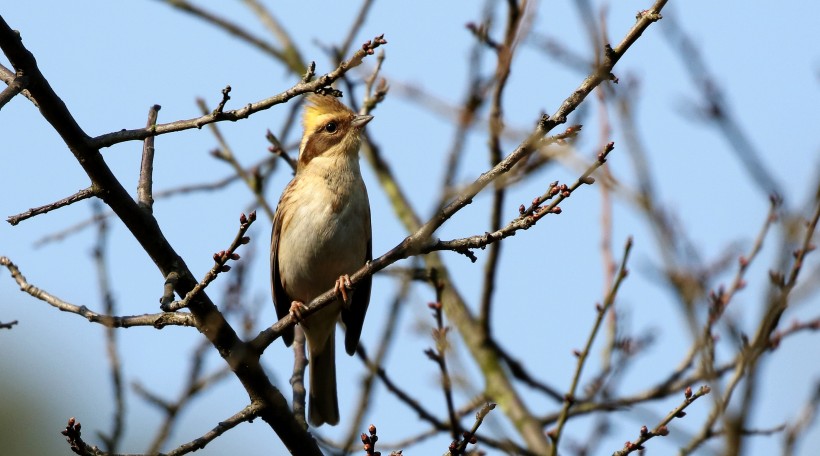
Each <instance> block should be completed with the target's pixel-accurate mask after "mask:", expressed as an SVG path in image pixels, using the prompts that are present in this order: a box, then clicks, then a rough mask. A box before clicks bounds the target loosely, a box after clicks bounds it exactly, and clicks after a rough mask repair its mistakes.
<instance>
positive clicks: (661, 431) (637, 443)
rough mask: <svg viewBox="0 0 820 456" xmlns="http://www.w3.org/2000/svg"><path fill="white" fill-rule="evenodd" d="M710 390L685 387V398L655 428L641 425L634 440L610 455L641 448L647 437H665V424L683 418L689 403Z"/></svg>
mask: <svg viewBox="0 0 820 456" xmlns="http://www.w3.org/2000/svg"><path fill="white" fill-rule="evenodd" d="M710 391H711V389H710V388H709V387H708V386H701V387H700V388H699V389H698V390H697V392H694V393H693V392H692V388H686V392H685V393H684V396H685V398H684V399H683V402H682V403H681V404H680V405H679V406H677V407H675V409H674V410H672V411H671V412H669V414H668V415H666V417H665V418H664V419H663V420H661V422H660V423H658V425H657V426H656V427H655V429H652V430H651V431H650V430H649V429H647V427H646V426H643V427H641V435H640V437H638V438H637V439H635V440H634V441H629V442H626V444H625V445H624V448H623V449H622V450H620V451H616V452H614V453H612V456H625V455H627V454H630V453H632V452H634V451H639V450H643V449H644V447H643V444H644V443H646V441H648V440H649V439H651V438H653V437H657V436H662V437H665V436H667V435H669V428H668V427H667V425H668V424H669V423H670V422H671V421H672V420H673V419H675V418H683V417H684V416H686V413H685V412H684V410H685V409H686V408H687V407H689V405H690V404H692V403H693V402H695V401H696V400H697V399H698V398H700V397H703V396H705V395H707V394H709V392H710Z"/></svg>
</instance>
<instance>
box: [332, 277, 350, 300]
mask: <svg viewBox="0 0 820 456" xmlns="http://www.w3.org/2000/svg"><path fill="white" fill-rule="evenodd" d="M333 289H334V291H336V295H341V296H342V301H344V303H345V304H348V299H349V298H348V294H347V291H348V290H351V289H352V285H351V283H350V276H349V275H347V274H345V275H343V276H339V278H338V279H336V286H335V287H333Z"/></svg>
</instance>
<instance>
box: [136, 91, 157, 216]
mask: <svg viewBox="0 0 820 456" xmlns="http://www.w3.org/2000/svg"><path fill="white" fill-rule="evenodd" d="M159 110H160V106H159V105H153V106H151V108H150V109H149V110H148V124H147V125H146V128H152V127H155V126H156V125H157V115H158V113H159ZM153 185H154V136H149V137H147V138H145V140H144V141H143V145H142V162H141V163H140V179H139V183H138V184H137V204H139V205H140V207H141V208H142V209H143V210H145V211H148V212H149V213H150V212H153V207H154V197H153Z"/></svg>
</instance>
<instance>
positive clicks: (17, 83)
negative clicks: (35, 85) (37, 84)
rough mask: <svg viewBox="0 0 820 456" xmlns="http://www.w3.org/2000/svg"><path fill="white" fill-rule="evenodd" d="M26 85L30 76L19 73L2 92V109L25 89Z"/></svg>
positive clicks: (0, 99)
mask: <svg viewBox="0 0 820 456" xmlns="http://www.w3.org/2000/svg"><path fill="white" fill-rule="evenodd" d="M26 86H28V77H27V76H26V75H23V74H20V75H17V76H16V77H15V78H14V79H13V80H12V81H11V83H10V84H9V85H8V87H6V88H5V89H3V91H2V92H0V109H3V106H5V105H6V103H8V102H9V101H11V99H12V98H14V97H15V96H17V94H19V93H20V92H22V91H23V90H25V89H26Z"/></svg>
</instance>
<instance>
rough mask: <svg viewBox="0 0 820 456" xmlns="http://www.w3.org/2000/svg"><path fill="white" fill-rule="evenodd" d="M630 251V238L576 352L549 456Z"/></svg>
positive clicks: (561, 428)
mask: <svg viewBox="0 0 820 456" xmlns="http://www.w3.org/2000/svg"><path fill="white" fill-rule="evenodd" d="M631 251H632V238H629V239H627V241H626V245H625V246H624V255H623V258H622V259H621V266H620V268H619V270H618V274H617V276H616V277H615V282H614V283H613V284H612V288H611V289H610V290H609V293H607V295H606V297H605V298H604V302H603V304H602V305H601V304H599V305H597V306H596V307H597V311H598V312H597V315H596V318H595V323H594V324H593V325H592V329H591V330H590V332H589V336H588V337H587V342H586V345H585V346H584V349H583V350H581V351H580V352H576V356H577V357H578V362H577V363H576V366H575V373H574V374H573V375H572V384H571V385H570V387H569V391H567V394H566V395H565V396H564V405H563V407H562V408H561V414H560V415H559V417H558V423H557V424H556V426H555V428H554V429H553V430H551V431H550V432H549V435H550V437H552V441H553V445H552V448H551V449H550V454H551V455H552V456H556V455H557V454H558V443H559V442H560V440H561V432H562V431H563V429H564V425H565V424H566V422H567V418H568V417H569V409H570V407H572V405H573V404H574V403H575V394H576V391H577V388H578V384H579V383H580V381H581V372H582V371H583V369H584V364H585V362H586V360H587V357H588V356H589V352H590V350H591V348H592V342H593V341H595V336H596V335H597V334H598V330H599V329H600V327H601V322H602V321H603V319H604V317H605V316H606V314H607V311H608V310H609V308H610V307H612V305H613V303H614V302H615V297H616V296H617V295H618V290H619V289H620V287H621V283H623V281H624V279H625V278H626V276H627V275H628V270H627V269H626V264H627V261H629V253H630V252H631Z"/></svg>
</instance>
